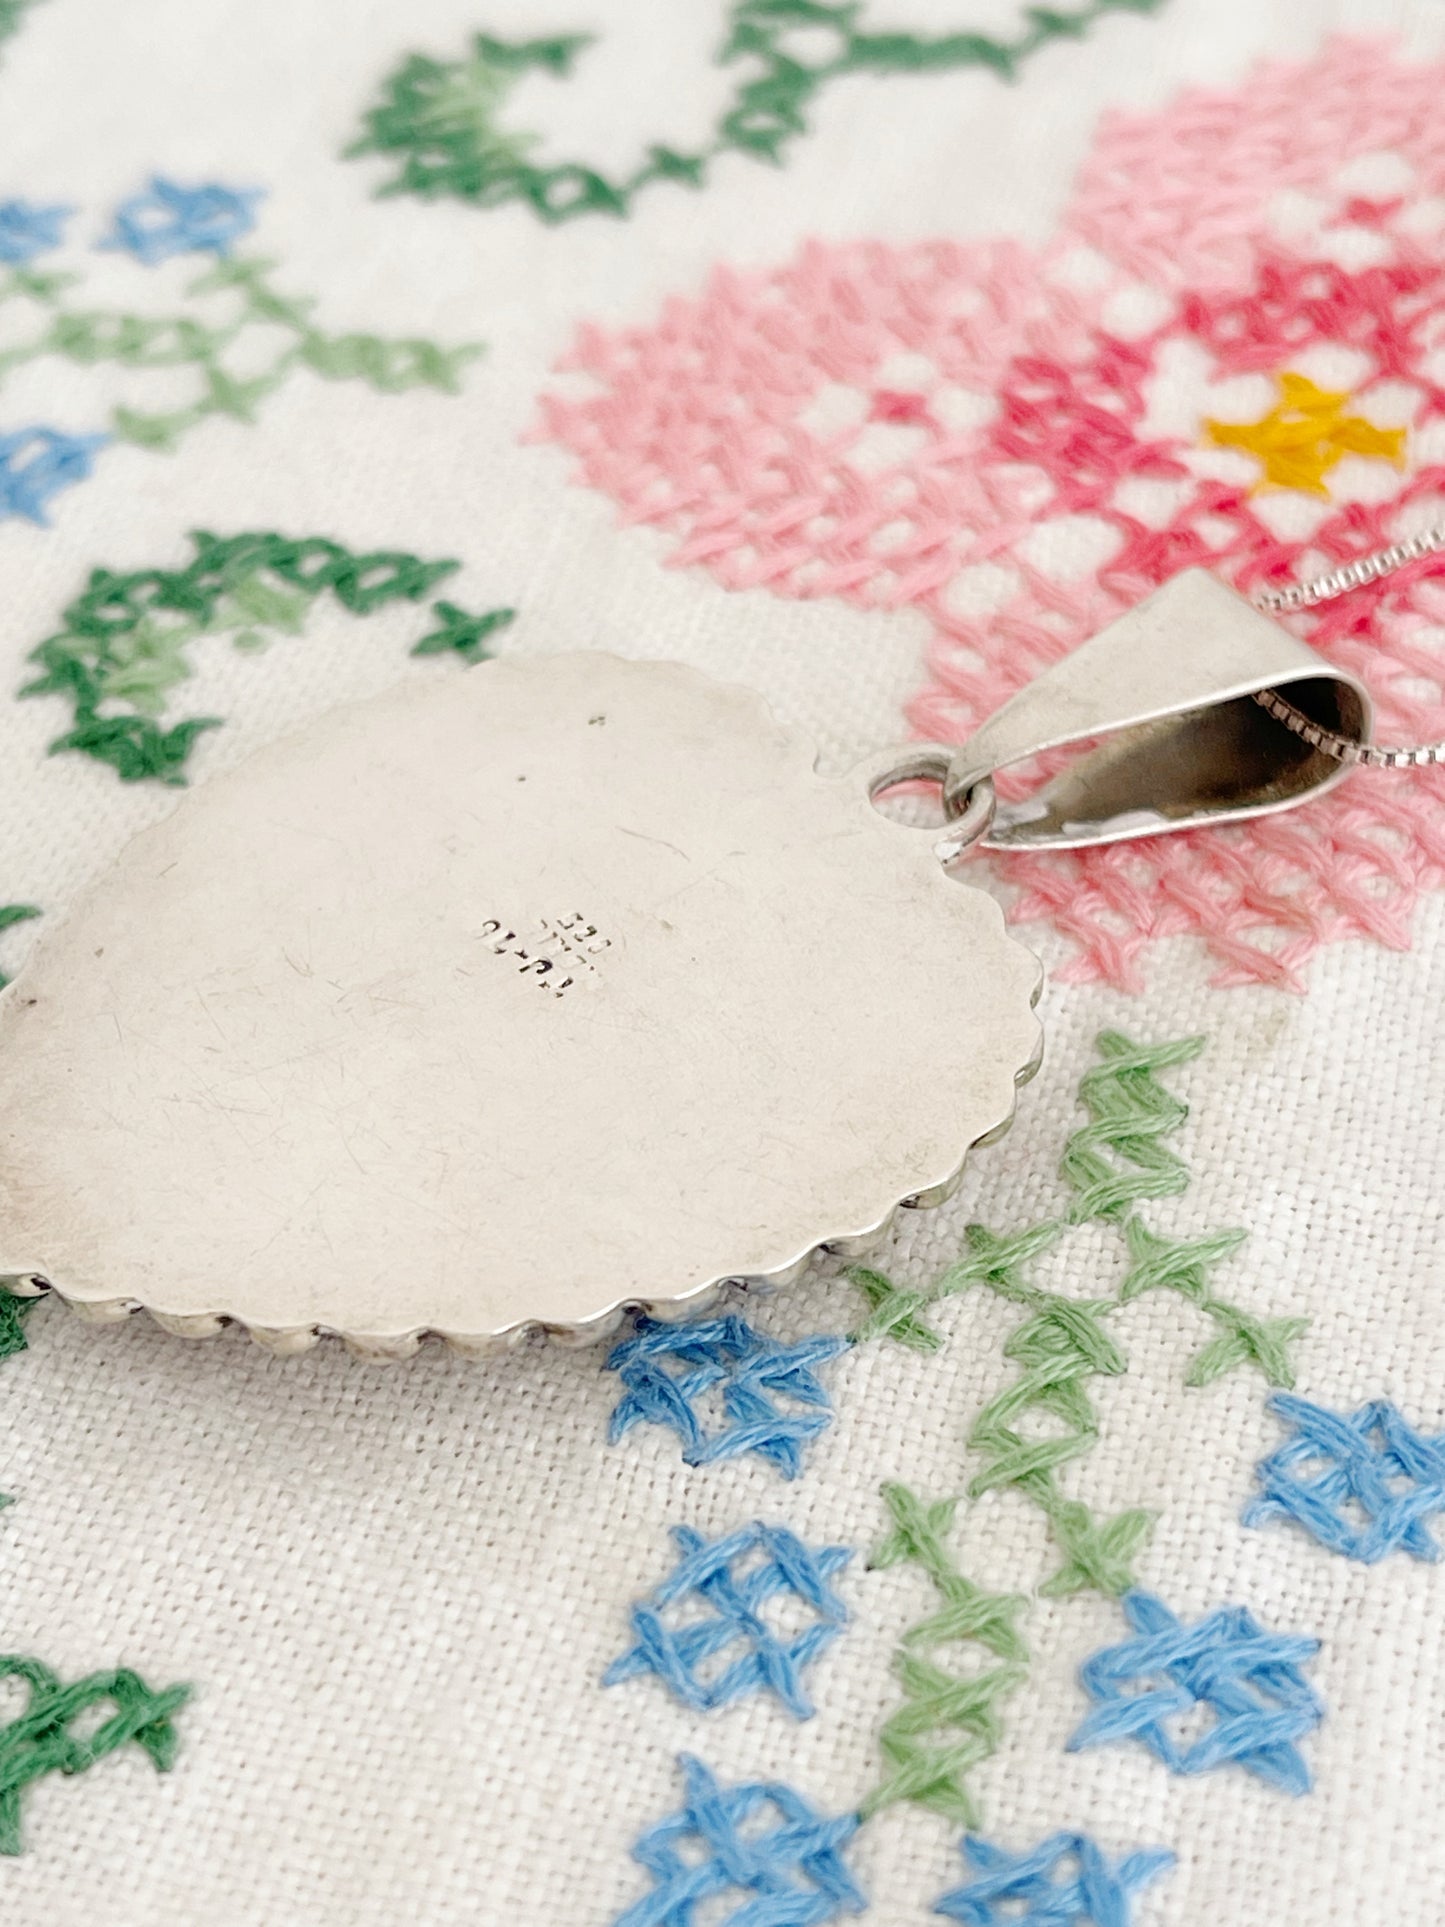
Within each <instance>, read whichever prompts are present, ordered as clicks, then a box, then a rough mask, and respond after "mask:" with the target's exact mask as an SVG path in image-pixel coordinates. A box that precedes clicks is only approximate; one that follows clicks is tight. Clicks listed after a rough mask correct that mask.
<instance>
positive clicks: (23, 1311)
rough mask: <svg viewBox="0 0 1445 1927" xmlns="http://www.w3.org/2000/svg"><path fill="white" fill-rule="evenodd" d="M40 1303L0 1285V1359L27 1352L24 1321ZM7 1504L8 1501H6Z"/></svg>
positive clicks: (36, 1299) (37, 1298)
mask: <svg viewBox="0 0 1445 1927" xmlns="http://www.w3.org/2000/svg"><path fill="white" fill-rule="evenodd" d="M41 1302H42V1299H41V1298H39V1297H36V1298H22V1297H20V1296H19V1294H18V1293H16V1292H13V1291H7V1290H6V1289H5V1287H4V1286H3V1285H0V1358H13V1357H14V1355H15V1353H16V1352H23V1351H27V1350H28V1349H29V1346H30V1341H29V1339H28V1338H27V1337H26V1336H25V1320H26V1319H27V1318H28V1317H29V1316H30V1314H31V1312H32V1311H34V1309H35V1307H36V1306H37V1305H38V1304H40V1303H41ZM6 1503H7V1504H8V1503H9V1501H8V1500H7V1501H6Z"/></svg>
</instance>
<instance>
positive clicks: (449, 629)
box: [0, 529, 516, 927]
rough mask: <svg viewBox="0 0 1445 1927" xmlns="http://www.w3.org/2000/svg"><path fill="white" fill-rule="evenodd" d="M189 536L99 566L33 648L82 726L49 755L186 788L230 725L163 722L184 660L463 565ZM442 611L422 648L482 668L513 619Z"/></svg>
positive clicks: (397, 594)
mask: <svg viewBox="0 0 1445 1927" xmlns="http://www.w3.org/2000/svg"><path fill="white" fill-rule="evenodd" d="M190 540H191V543H192V545H193V547H194V549H195V555H194V556H193V558H192V560H191V561H190V562H189V563H187V565H186V566H185V567H184V568H182V569H137V570H133V571H131V572H130V573H128V574H118V573H116V572H115V571H114V570H111V569H94V570H92V571H91V576H90V580H89V582H88V583H87V585H86V587H85V589H84V590H83V591H82V592H81V594H80V595H79V596H77V597H76V599H75V600H74V601H73V602H72V603H70V604H69V605H68V607H67V608H66V610H65V612H64V615H63V618H62V621H63V627H62V629H61V630H60V632H59V633H58V634H57V635H54V636H51V637H49V638H48V639H47V640H46V641H45V642H42V643H41V644H40V646H39V647H38V648H37V649H34V650H32V652H31V655H30V660H31V661H32V662H35V663H38V664H39V665H40V667H41V669H42V670H43V672H44V673H43V674H42V675H40V676H38V677H37V678H36V679H35V680H34V681H33V682H30V683H27V684H26V685H25V687H24V688H23V689H22V690H21V691H20V694H21V695H22V696H63V697H65V698H66V700H67V701H68V702H69V703H70V705H71V710H72V717H73V726H72V727H71V728H70V729H69V730H67V731H66V732H65V734H64V735H63V736H58V737H57V738H56V739H55V741H54V742H52V743H51V744H50V746H49V747H50V754H51V755H52V756H53V755H57V754H59V753H60V752H61V751H62V750H78V751H80V752H81V753H82V754H84V755H87V756H92V757H94V758H95V759H96V761H97V762H101V763H107V764H109V766H110V767H111V768H112V769H114V770H115V772H116V774H117V775H118V776H120V777H121V779H122V780H123V781H124V782H128V783H134V782H141V781H144V780H147V779H150V780H155V781H159V782H163V783H173V784H174V783H183V782H184V781H185V776H184V773H183V772H184V767H185V763H186V760H187V758H188V757H189V756H190V753H191V751H192V749H193V748H194V746H195V742H196V739H197V737H198V736H200V735H201V734H202V733H203V732H204V731H205V730H208V729H216V728H219V727H220V718H219V717H215V716H190V717H186V718H185V719H183V720H182V721H180V722H176V723H172V724H171V725H169V727H165V726H163V725H162V723H161V721H160V718H161V717H162V716H163V714H164V711H165V708H166V704H167V701H168V699H169V697H170V695H171V692H172V691H173V690H174V689H175V687H176V686H177V684H179V683H181V682H184V681H185V679H186V678H187V677H188V676H189V675H190V674H191V664H190V658H189V655H188V653H187V652H188V650H189V648H190V646H191V644H192V643H193V642H195V641H196V640H197V639H198V638H200V637H202V636H206V635H216V634H222V633H227V632H229V633H230V635H231V639H232V642H233V644H234V646H235V647H236V648H238V649H258V648H260V647H262V646H263V645H264V643H265V642H266V641H267V640H268V639H269V635H270V633H272V632H275V631H278V630H279V631H281V632H283V633H286V634H291V635H295V634H297V633H299V631H300V629H301V627H302V625H303V622H304V620H305V617H306V615H307V613H308V612H309V610H310V608H311V606H312V604H313V603H314V602H315V600H316V598H317V597H318V596H320V595H321V594H322V593H323V592H329V593H330V594H332V595H333V596H335V598H336V600H337V601H338V602H339V603H340V604H341V605H342V607H343V608H345V609H348V610H350V611H351V613H352V614H353V615H362V616H364V615H370V614H371V613H372V611H373V610H375V609H378V608H380V607H381V606H382V605H383V604H384V603H388V602H395V601H405V602H421V601H423V600H424V599H425V598H426V596H427V594H428V593H429V591H430V590H431V589H433V588H434V587H435V586H436V584H437V583H438V582H440V581H441V580H442V578H443V577H444V576H448V575H451V574H453V573H454V572H455V571H456V570H457V569H458V568H460V566H461V564H460V563H458V562H456V561H454V560H451V559H443V560H440V561H431V562H429V561H426V560H424V559H423V558H422V557H421V556H417V555H409V554H407V553H406V552H405V551H403V550H399V549H378V550H374V551H372V552H370V553H365V554H356V553H353V552H352V551H351V550H350V549H347V548H344V547H343V546H342V544H341V543H339V542H332V541H329V540H328V539H326V538H325V537H323V536H311V537H308V538H304V539H301V540H294V539H292V538H291V537H289V536H284V535H278V534H275V533H274V532H271V531H263V532H259V533H247V534H242V535H232V536H224V537H222V536H217V535H211V534H209V533H207V531H205V530H204V529H197V530H194V531H193V532H192V534H191V537H190ZM432 612H433V614H434V615H435V616H436V617H437V618H438V620H439V623H440V627H438V628H436V629H434V630H431V631H429V632H428V633H427V634H425V635H423V636H422V638H421V640H420V641H419V642H417V643H416V644H415V645H414V647H413V650H412V654H413V655H436V654H438V653H440V652H442V651H450V652H454V653H455V654H457V655H460V656H461V657H462V658H463V659H464V660H465V661H467V662H478V661H480V660H481V659H482V657H484V656H485V655H486V653H487V651H486V648H485V646H484V644H485V639H486V638H487V637H488V636H490V635H492V634H493V633H494V632H495V631H496V630H498V629H500V628H502V627H503V626H505V624H507V623H508V622H510V621H512V619H513V617H514V615H515V613H516V612H515V610H512V609H491V610H488V611H487V612H486V613H485V614H482V615H477V616H473V615H469V614H468V613H467V611H465V610H464V609H459V608H458V607H457V606H456V604H455V603H451V602H436V603H433V604H432ZM0 927H3V926H0Z"/></svg>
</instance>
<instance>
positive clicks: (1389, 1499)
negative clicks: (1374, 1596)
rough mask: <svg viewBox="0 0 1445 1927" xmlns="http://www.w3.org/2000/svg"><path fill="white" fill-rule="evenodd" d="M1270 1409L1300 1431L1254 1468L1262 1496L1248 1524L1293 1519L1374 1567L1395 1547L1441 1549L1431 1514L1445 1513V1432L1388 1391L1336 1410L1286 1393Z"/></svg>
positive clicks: (1433, 1554)
mask: <svg viewBox="0 0 1445 1927" xmlns="http://www.w3.org/2000/svg"><path fill="white" fill-rule="evenodd" d="M1269 1409H1270V1410H1271V1411H1272V1412H1273V1413H1274V1414H1275V1415H1276V1417H1278V1418H1281V1419H1283V1420H1284V1422H1285V1423H1286V1425H1290V1426H1293V1428H1294V1437H1293V1438H1291V1439H1289V1440H1288V1441H1287V1442H1286V1443H1285V1444H1284V1445H1282V1446H1281V1447H1280V1448H1279V1450H1278V1451H1277V1452H1272V1453H1271V1454H1270V1456H1269V1457H1268V1458H1267V1459H1264V1460H1262V1461H1261V1462H1260V1464H1259V1465H1258V1466H1257V1467H1256V1468H1255V1471H1256V1474H1257V1476H1258V1479H1259V1486H1260V1490H1259V1496H1258V1497H1257V1498H1255V1499H1252V1500H1251V1501H1250V1503H1249V1504H1248V1505H1247V1506H1246V1507H1245V1509H1244V1523H1245V1525H1247V1526H1262V1525H1267V1524H1269V1523H1270V1522H1271V1521H1272V1520H1275V1519H1294V1520H1296V1521H1297V1522H1298V1523H1299V1524H1300V1525H1302V1526H1303V1527H1304V1529H1305V1531H1306V1532H1308V1533H1311V1534H1312V1535H1313V1536H1314V1537H1315V1538H1316V1539H1318V1540H1319V1542H1320V1544H1321V1545H1322V1546H1328V1547H1329V1549H1330V1551H1331V1552H1341V1553H1343V1554H1344V1556H1345V1557H1346V1558H1347V1559H1358V1560H1360V1561H1361V1562H1362V1563H1363V1564H1365V1565H1367V1566H1372V1565H1374V1564H1375V1562H1376V1561H1377V1560H1379V1559H1383V1558H1384V1557H1385V1555H1386V1554H1387V1553H1390V1552H1393V1551H1395V1550H1396V1548H1397V1547H1398V1548H1399V1549H1400V1550H1401V1551H1403V1552H1408V1553H1409V1554H1410V1556H1411V1558H1412V1559H1428V1560H1436V1559H1438V1558H1439V1557H1440V1547H1439V1545H1438V1544H1437V1543H1436V1541H1435V1539H1434V1537H1433V1536H1432V1535H1431V1532H1430V1521H1431V1519H1433V1518H1435V1517H1436V1516H1437V1515H1438V1514H1440V1513H1445V1435H1439V1436H1431V1435H1430V1434H1428V1433H1425V1432H1417V1431H1416V1430H1415V1428H1414V1427H1413V1426H1412V1425H1411V1424H1410V1423H1409V1421H1408V1420H1407V1419H1406V1418H1405V1416H1404V1414H1403V1413H1402V1412H1400V1411H1397V1410H1396V1408H1395V1407H1394V1406H1393V1405H1391V1404H1390V1402H1389V1400H1388V1399H1374V1400H1372V1401H1371V1403H1370V1404H1368V1405H1362V1406H1361V1407H1360V1409H1359V1410H1358V1411H1357V1412H1331V1411H1329V1410H1327V1409H1326V1407H1324V1406H1323V1405H1312V1404H1311V1403H1310V1401H1309V1400H1308V1399H1307V1398H1293V1397H1291V1396H1289V1394H1287V1393H1284V1392H1280V1393H1277V1394H1276V1396H1275V1397H1274V1398H1272V1399H1271V1400H1270V1401H1269Z"/></svg>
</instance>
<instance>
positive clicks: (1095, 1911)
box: [933, 1833, 1174, 1927]
mask: <svg viewBox="0 0 1445 1927" xmlns="http://www.w3.org/2000/svg"><path fill="white" fill-rule="evenodd" d="M963 1855H964V1859H965V1860H967V1862H968V1864H969V1869H970V1877H969V1879H968V1880H967V1881H965V1883H964V1885H963V1886H961V1887H956V1888H955V1889H954V1890H953V1892H952V1893H947V1894H945V1895H944V1896H943V1898H942V1899H941V1900H940V1901H939V1902H938V1903H937V1905H936V1906H935V1907H934V1909H933V1911H934V1912H935V1913H936V1914H942V1915H943V1916H944V1918H945V1919H947V1920H957V1921H962V1922H963V1923H964V1927H1129V1923H1130V1921H1131V1920H1132V1918H1133V1905H1134V1897H1135V1895H1136V1894H1139V1893H1142V1892H1143V1890H1144V1888H1145V1887H1147V1886H1149V1885H1150V1884H1151V1883H1152V1882H1153V1881H1155V1880H1157V1879H1158V1878H1159V1877H1160V1875H1161V1874H1165V1873H1167V1872H1168V1871H1169V1869H1170V1868H1171V1867H1172V1866H1173V1865H1174V1855H1173V1854H1172V1853H1167V1852H1165V1851H1164V1850H1163V1849H1161V1848H1158V1847H1146V1848H1142V1849H1140V1850H1138V1851H1136V1852H1134V1853H1131V1854H1127V1855H1126V1856H1125V1857H1124V1858H1123V1859H1122V1860H1120V1861H1117V1862H1115V1861H1111V1860H1110V1859H1109V1858H1108V1857H1107V1856H1106V1855H1105V1854H1104V1853H1102V1852H1101V1851H1100V1849H1099V1847H1098V1846H1097V1845H1096V1844H1095V1843H1094V1841H1092V1840H1090V1839H1089V1838H1088V1836H1087V1835H1086V1834H1082V1833H1056V1834H1054V1835H1053V1837H1052V1838H1051V1839H1048V1840H1045V1841H1044V1842H1043V1844H1042V1845H1041V1846H1037V1847H1035V1848H1033V1849H1032V1851H1031V1852H1028V1853H1018V1854H1014V1853H1006V1852H1005V1851H1004V1849H1003V1848H1002V1847H996V1846H994V1845H993V1844H992V1842H990V1841H987V1840H980V1839H978V1838H977V1837H976V1836H975V1835H970V1836H969V1837H968V1838H967V1839H965V1841H964V1843H963ZM1021 1909H1022V1911H1020V1910H1021Z"/></svg>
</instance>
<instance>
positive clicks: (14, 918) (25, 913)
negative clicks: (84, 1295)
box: [0, 903, 40, 1358]
mask: <svg viewBox="0 0 1445 1927" xmlns="http://www.w3.org/2000/svg"><path fill="white" fill-rule="evenodd" d="M39 915H40V912H39V910H37V909H36V907H35V905H34V904H33V903H3V904H0V930H8V929H10V927H11V926H12V924H17V923H29V922H30V920H31V918H32V917H38V916H39ZM9 981H10V979H9V978H8V977H7V976H6V975H5V972H4V971H3V970H0V990H3V989H4V988H5V986H6V984H8V983H9ZM3 1312H4V1306H3V1305H0V1316H3ZM11 1349H12V1350H14V1349H15V1348H14V1347H13V1346H12V1347H11ZM5 1355H6V1353H5V1347H4V1335H3V1329H0V1358H4V1357H5Z"/></svg>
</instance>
